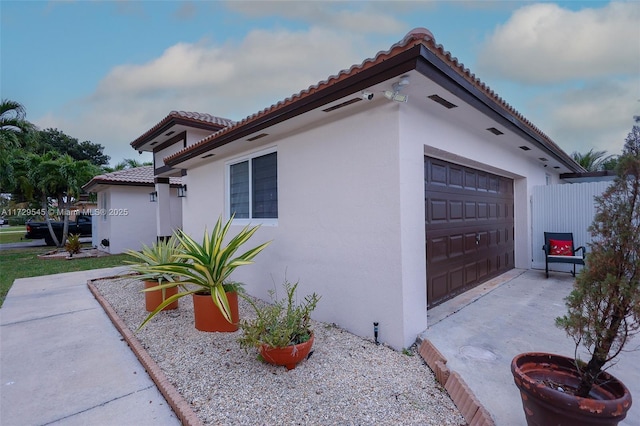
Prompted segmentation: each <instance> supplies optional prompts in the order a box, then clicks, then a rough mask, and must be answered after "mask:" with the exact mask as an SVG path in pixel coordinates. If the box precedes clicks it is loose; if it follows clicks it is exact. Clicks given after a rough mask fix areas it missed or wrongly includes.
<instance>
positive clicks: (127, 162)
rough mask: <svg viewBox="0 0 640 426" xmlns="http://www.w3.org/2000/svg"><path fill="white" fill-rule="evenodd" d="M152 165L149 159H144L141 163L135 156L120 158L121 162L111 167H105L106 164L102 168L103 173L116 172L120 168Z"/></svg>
mask: <svg viewBox="0 0 640 426" xmlns="http://www.w3.org/2000/svg"><path fill="white" fill-rule="evenodd" d="M152 165H153V163H152V162H151V161H145V162H144V163H141V162H140V161H138V160H136V159H135V158H125V159H124V160H122V161H121V162H119V163H118V164H116V165H115V166H113V167H107V166H104V167H102V170H103V171H104V172H105V173H111V172H117V171H120V170H128V169H135V168H136V167H142V166H152Z"/></svg>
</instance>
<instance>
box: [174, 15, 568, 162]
mask: <svg viewBox="0 0 640 426" xmlns="http://www.w3.org/2000/svg"><path fill="white" fill-rule="evenodd" d="M419 46H422V47H425V48H426V49H428V51H429V52H431V53H432V54H433V55H435V56H436V57H437V58H439V59H440V60H441V61H443V62H444V63H445V64H447V65H448V66H449V67H451V69H453V70H454V71H455V72H456V73H457V74H458V75H460V76H461V77H462V78H463V79H464V80H466V81H467V82H468V83H470V84H471V85H472V86H473V87H475V88H476V89H478V90H479V91H481V92H482V93H483V94H484V95H486V96H487V97H489V98H490V99H492V100H493V101H494V102H496V103H497V104H498V105H499V106H500V107H501V108H502V109H503V110H505V111H507V112H508V113H509V114H510V115H512V116H513V117H514V118H515V119H516V120H518V121H519V122H520V123H522V124H523V125H524V126H525V127H527V128H529V129H530V130H531V131H532V132H533V133H534V134H536V135H538V137H539V138H540V139H542V141H543V143H545V144H547V145H549V146H550V147H551V149H552V150H553V151H555V152H556V153H557V155H558V156H560V157H561V158H563V159H564V160H565V162H568V163H570V164H573V163H575V162H574V161H573V159H571V157H570V156H569V155H568V154H566V153H565V152H564V151H563V150H562V149H561V148H560V147H559V146H558V145H557V144H556V143H555V142H553V141H552V140H551V139H550V138H549V137H548V136H547V135H546V134H545V133H544V132H542V130H540V129H539V128H538V127H536V126H535V125H534V124H533V123H531V122H530V121H529V120H527V119H526V118H525V117H524V116H523V115H522V114H520V113H519V112H518V111H516V110H515V108H513V107H512V106H511V105H509V104H508V103H507V102H505V101H504V100H503V99H502V98H501V97H500V96H498V94H497V93H495V92H494V91H493V90H491V88H490V87H489V86H487V85H486V84H485V83H483V82H482V81H481V80H480V79H479V78H477V77H476V76H475V74H473V73H471V71H469V69H468V68H465V67H464V65H463V64H462V63H460V62H459V61H458V58H456V57H454V56H452V55H451V53H450V52H448V51H446V50H444V48H443V47H442V45H440V44H437V43H436V41H435V37H434V36H433V34H432V33H431V31H429V30H428V29H426V28H415V29H413V30H411V31H410V32H409V33H407V35H406V36H405V37H404V38H403V39H402V40H401V41H399V42H398V43H396V44H394V45H393V46H391V48H389V50H387V51H380V52H378V53H377V54H376V56H375V57H373V58H369V59H365V60H364V61H363V62H362V63H361V64H359V65H357V64H356V65H353V66H351V68H349V69H346V70H342V71H340V72H339V73H338V74H336V75H332V76H330V77H328V78H327V79H326V80H323V81H320V82H319V83H317V84H315V85H313V86H310V87H308V88H307V89H304V90H302V91H300V92H298V93H297V94H294V95H292V96H290V97H288V98H286V99H284V100H282V101H280V102H278V103H276V104H273V105H271V106H270V107H267V108H265V109H263V110H262V111H259V112H256V113H254V114H252V115H250V116H248V117H246V118H244V119H242V120H241V121H238V122H235V123H233V124H230V125H229V126H227V127H225V128H223V129H220V130H218V131H217V132H215V133H213V134H211V135H210V136H208V137H206V138H204V139H202V140H200V141H199V142H197V143H195V144H193V145H190V146H189V147H186V148H184V149H182V150H180V151H178V152H177V153H175V154H173V155H170V156H168V157H167V158H165V160H164V161H165V164H169V165H175V164H178V163H179V162H180V161H181V160H182V159H187V158H188V154H189V153H190V152H194V151H198V152H199V153H200V152H202V150H206V149H207V147H205V145H211V144H213V143H215V141H216V140H217V139H219V138H222V137H224V135H228V134H230V133H232V132H236V131H237V130H240V129H242V128H243V127H245V126H246V127H250V126H251V125H252V123H255V122H257V121H261V120H263V119H268V118H269V116H270V115H277V113H278V112H280V110H283V109H284V108H286V107H289V106H291V105H293V104H295V103H297V102H299V101H301V100H304V99H305V98H307V97H309V96H311V95H313V94H315V93H318V92H320V91H323V90H326V89H329V88H330V87H331V86H333V85H335V84H337V83H339V82H342V81H344V80H346V79H348V78H350V77H353V76H355V75H357V74H359V73H363V72H364V71H366V70H369V69H370V68H373V67H376V66H379V65H381V64H383V63H384V62H385V61H389V60H391V59H393V58H395V57H397V56H398V55H400V54H402V53H404V52H407V51H409V50H411V49H413V48H414V47H419ZM420 54H422V53H420ZM429 60H431V59H429ZM231 140H233V137H232V138H231ZM181 157H183V158H181ZM575 166H576V167H578V168H579V165H577V164H575Z"/></svg>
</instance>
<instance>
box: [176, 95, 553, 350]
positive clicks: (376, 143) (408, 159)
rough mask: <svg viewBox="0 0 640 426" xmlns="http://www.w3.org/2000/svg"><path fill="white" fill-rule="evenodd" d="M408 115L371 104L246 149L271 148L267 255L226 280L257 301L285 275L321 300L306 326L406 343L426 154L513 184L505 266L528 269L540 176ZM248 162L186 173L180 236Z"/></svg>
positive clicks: (407, 109)
mask: <svg viewBox="0 0 640 426" xmlns="http://www.w3.org/2000/svg"><path fill="white" fill-rule="evenodd" d="M372 105H373V104H372ZM411 105H412V104H411V103H408V104H397V103H391V102H385V103H378V104H376V105H375V106H371V107H368V108H367V109H365V110H363V111H360V112H358V113H354V114H353V115H350V116H349V115H347V113H345V112H341V110H337V111H336V113H335V114H334V117H335V118H336V121H333V122H330V121H328V122H326V123H324V124H323V125H319V126H314V127H310V128H307V129H302V130H300V131H298V132H296V133H295V134H291V135H289V136H287V137H286V138H283V139H280V140H278V141H270V142H268V143H265V144H263V145H259V146H258V145H256V146H255V149H254V151H258V150H261V149H265V148H268V147H271V146H276V147H277V152H278V196H279V203H278V205H279V218H278V221H277V225H274V226H263V227H262V229H260V231H259V232H258V234H256V236H255V237H254V240H253V241H251V246H253V245H256V244H258V243H261V242H263V241H266V240H273V242H272V244H271V246H269V247H268V248H267V249H266V250H265V251H264V252H263V253H261V254H260V255H259V256H258V257H257V258H256V264H255V265H251V266H248V267H244V268H243V269H239V270H238V271H237V272H236V273H235V275H234V277H233V278H234V279H236V280H239V281H242V282H245V284H246V285H247V290H248V292H249V293H250V294H253V295H256V296H258V297H261V298H264V299H266V298H267V291H268V290H269V289H272V288H274V285H275V286H276V287H278V288H279V286H280V283H281V282H282V281H283V279H284V276H285V273H286V276H287V278H288V279H289V280H290V281H297V280H300V282H301V283H300V287H299V288H300V292H301V293H300V294H301V296H302V295H304V294H307V293H310V292H313V291H315V292H317V293H318V294H320V295H321V296H322V300H321V302H320V304H319V306H318V309H317V310H316V312H315V315H314V318H316V319H318V320H321V321H326V322H329V323H336V324H338V325H340V326H341V327H344V328H346V329H348V330H349V331H351V332H354V333H356V334H359V335H362V336H367V337H372V336H373V322H374V321H376V322H379V323H380V340H381V341H383V342H386V343H388V344H390V345H391V346H393V347H395V348H398V349H399V348H402V347H406V346H409V345H411V344H412V343H413V342H414V341H415V338H416V335H417V334H418V333H420V332H421V331H423V330H424V329H425V328H426V326H427V323H426V266H425V258H426V253H425V236H424V218H425V214H424V155H425V153H428V154H429V155H434V153H435V154H437V153H443V152H446V153H449V154H447V155H446V156H445V157H446V158H445V159H447V160H449V161H453V162H458V163H461V164H465V163H466V165H469V166H471V167H476V168H483V167H485V168H486V169H487V171H491V172H492V173H497V174H502V175H504V176H507V177H510V178H513V179H514V180H515V182H514V187H515V193H516V200H515V202H516V211H515V215H516V266H517V267H525V268H528V267H529V266H530V259H531V256H530V243H529V238H530V235H529V234H530V231H529V229H530V218H529V216H530V213H529V207H528V205H529V204H528V199H529V191H530V188H531V187H532V186H533V185H540V184H544V183H545V170H544V169H543V168H541V167H540V165H539V164H536V163H535V162H534V161H531V160H527V159H524V158H522V155H521V154H520V153H519V152H518V148H517V147H515V148H513V149H504V147H503V146H501V145H500V144H499V142H498V141H495V140H492V139H491V134H490V133H488V132H486V131H484V130H483V131H484V132H485V133H487V135H484V134H482V133H481V132H478V131H475V130H473V128H472V127H471V126H469V127H465V126H464V125H460V123H454V122H450V121H448V120H447V119H443V118H442V117H437V116H434V115H430V114H429V113H428V112H425V110H420V109H418V108H419V107H414V106H411ZM248 153H250V151H243V152H237V153H235V154H234V155H232V156H228V157H222V156H220V155H217V156H216V157H215V158H217V160H216V161H213V162H211V163H208V164H205V165H202V166H199V167H196V168H193V169H190V170H189V171H188V175H187V176H186V182H187V185H188V188H189V192H188V197H187V198H186V199H185V201H184V210H183V219H184V228H185V230H186V231H187V232H188V233H190V234H192V235H193V236H195V237H197V238H201V235H202V231H203V230H204V228H205V226H208V227H209V229H211V227H212V226H213V224H214V223H215V220H216V219H217V218H218V216H219V215H220V214H224V213H226V212H225V208H226V206H225V164H226V162H228V161H230V160H232V159H233V158H236V157H239V156H242V155H246V154H248ZM434 156H437V155H434ZM219 157H220V158H219ZM479 166H480V167H479ZM183 179H185V178H183ZM255 223H257V222H255ZM232 229H235V230H236V231H237V230H238V229H239V228H238V227H233V228H232Z"/></svg>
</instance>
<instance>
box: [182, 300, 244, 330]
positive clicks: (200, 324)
mask: <svg viewBox="0 0 640 426" xmlns="http://www.w3.org/2000/svg"><path fill="white" fill-rule="evenodd" d="M226 294H227V300H229V308H230V309H231V320H232V322H229V321H227V320H226V319H225V318H224V316H223V315H222V312H220V309H218V307H217V306H216V304H215V303H213V300H212V299H211V295H210V294H194V295H193V314H194V317H195V326H196V329H198V330H200V331H222V332H234V331H237V330H238V323H239V322H240V314H239V312H238V293H236V292H235V291H234V292H227V293H226Z"/></svg>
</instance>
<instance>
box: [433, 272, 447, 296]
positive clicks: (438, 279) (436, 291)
mask: <svg viewBox="0 0 640 426" xmlns="http://www.w3.org/2000/svg"><path fill="white" fill-rule="evenodd" d="M447 275H448V273H447V272H445V273H442V274H440V275H438V276H435V277H433V278H432V279H431V286H430V289H431V292H430V293H431V297H433V298H435V299H441V298H443V297H446V295H447V294H449V280H448V277H447Z"/></svg>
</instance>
